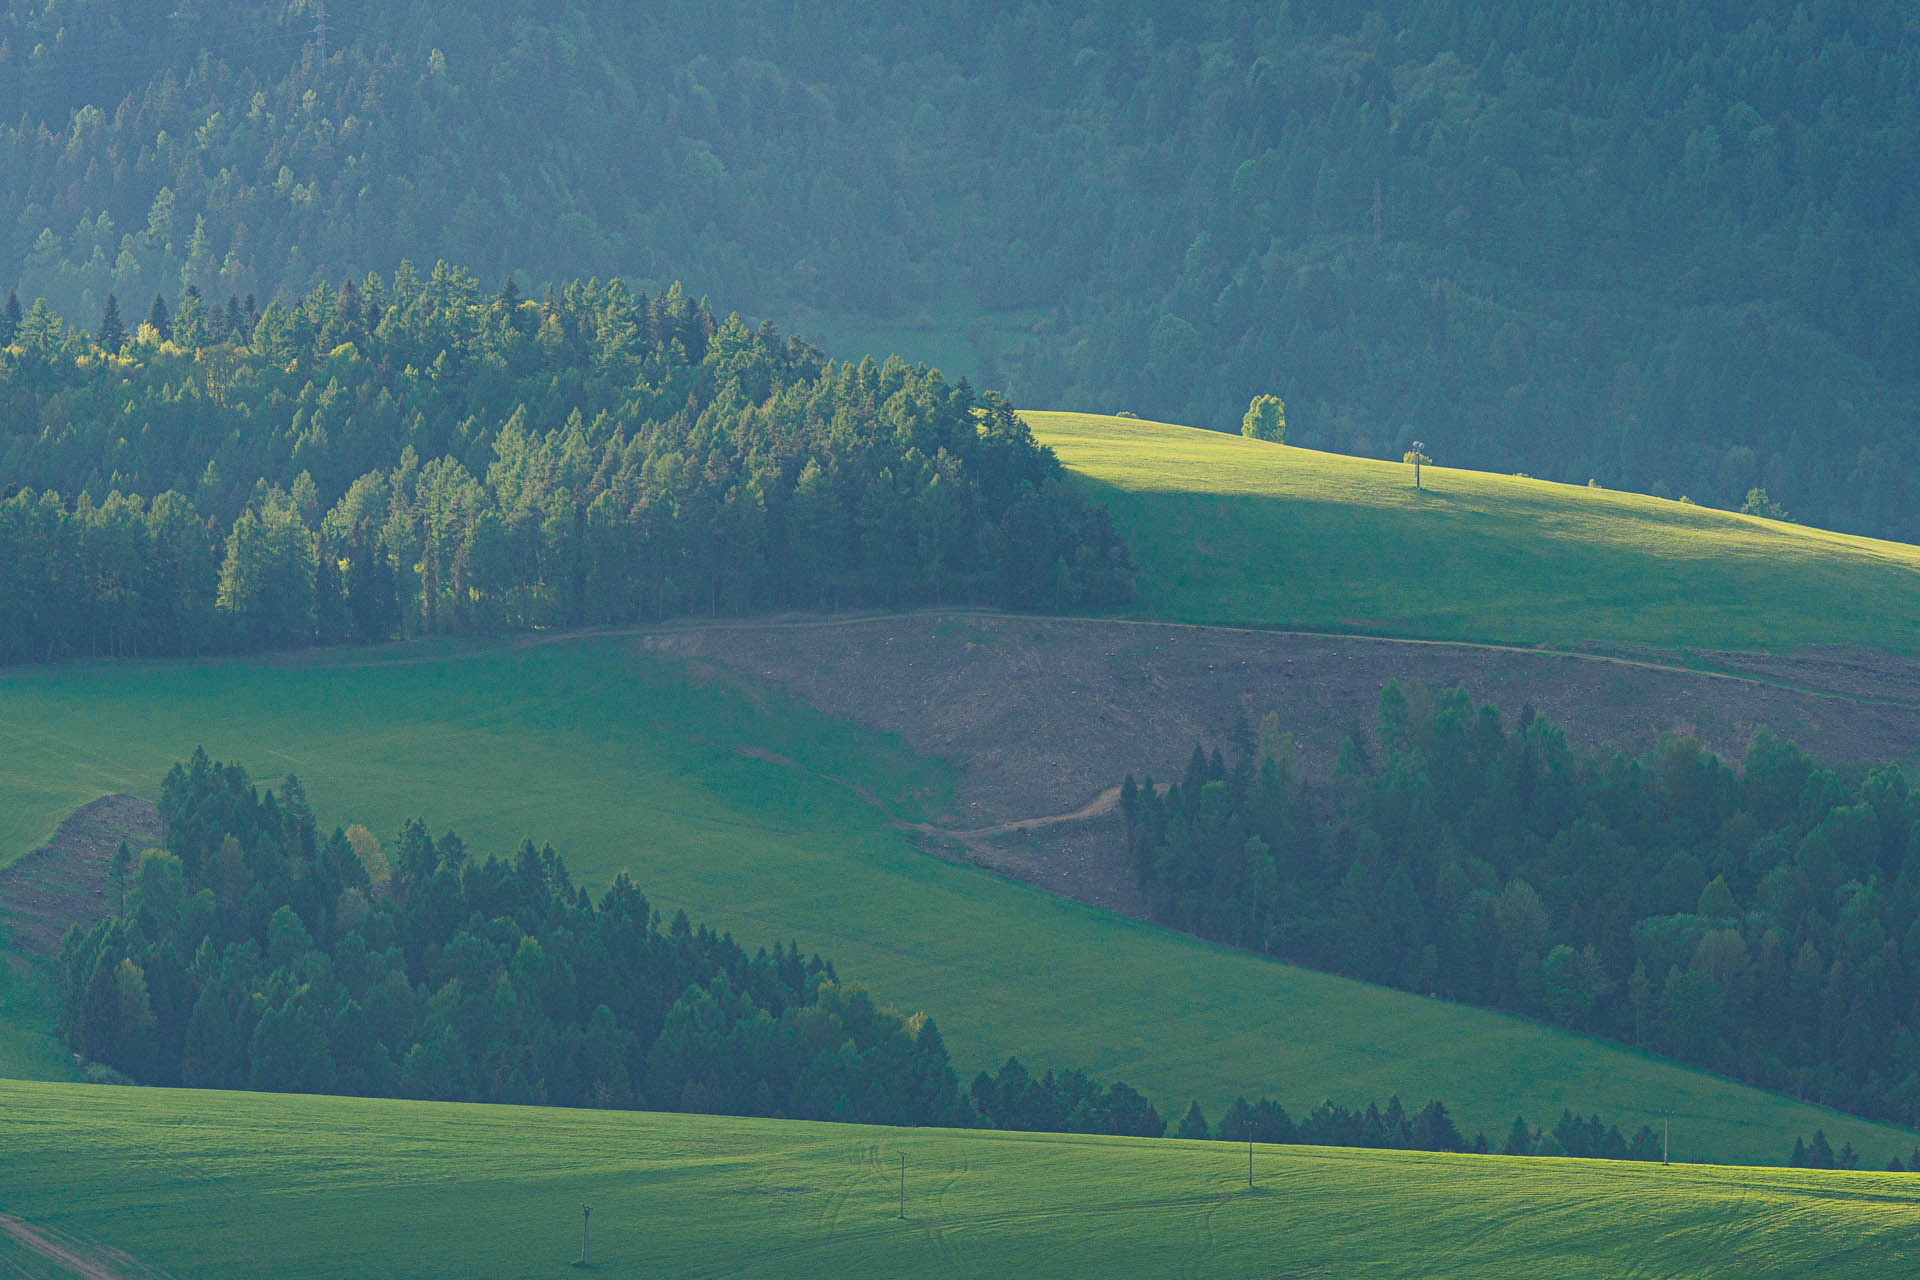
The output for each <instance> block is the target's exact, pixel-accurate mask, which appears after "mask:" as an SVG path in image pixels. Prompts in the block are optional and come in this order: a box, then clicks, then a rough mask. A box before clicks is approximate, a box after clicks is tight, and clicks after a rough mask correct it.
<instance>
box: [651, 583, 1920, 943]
mask: <svg viewBox="0 0 1920 1280" xmlns="http://www.w3.org/2000/svg"><path fill="white" fill-rule="evenodd" d="M643 643H645V644H646V645H647V646H648V647H649V648H651V649H655V650H658V651H662V652H667V653H673V654H678V655H681V656H685V657H689V658H695V659H698V660H701V661H703V662H716V663H720V664H722V665H724V666H726V667H729V668H731V669H732V670H733V671H734V672H736V673H738V674H741V675H745V676H748V677H751V678H754V679H759V680H767V681H771V682H772V683H774V684H777V685H779V686H782V687H784V688H786V689H787V690H789V691H790V692H792V693H794V694H795V695H797V696H798V697H800V698H801V699H802V700H804V701H805V702H807V703H809V704H811V705H812V706H814V707H816V708H818V709H819V710H821V711H824V712H827V713H829V714H832V715H837V716H844V717H846V718H849V719H852V720H854V721H857V722H859V723H861V724H865V725H868V726H870V727H872V728H875V729H879V730H882V731H884V732H888V733H895V734H899V735H900V736H901V738H902V739H903V740H904V741H905V742H906V743H907V744H908V745H909V746H911V747H912V748H913V749H915V750H917V751H920V752H922V753H926V754H932V755H936V756H941V757H944V758H945V759H947V760H948V761H950V762H951V763H952V765H953V766H954V769H955V774H956V778H955V782H956V785H955V792H954V811H953V812H951V813H947V814H941V815H936V818H935V822H934V823H933V824H931V828H930V829H929V830H927V831H923V832H922V833H921V834H922V835H923V836H926V837H928V838H934V837H936V836H937V837H938V838H939V839H941V840H943V841H945V842H946V847H947V851H948V852H955V851H956V848H955V846H956V844H957V845H958V846H959V847H960V851H961V852H963V853H964V855H965V856H968V857H970V858H972V859H973V860H976V861H982V862H985V863H987V864H988V865H992V866H995V867H997V868H998V869H1000V870H1002V871H1004V872H1006V873H1007V874H1010V875H1014V876H1017V877H1019V878H1021V879H1024V880H1028V881H1031V882H1033V883H1036V884H1040V885H1042V886H1044V887H1046V888H1050V889H1053V890H1055V891H1056V892H1062V893H1068V894H1070V895H1071V896H1073V897H1077V898H1081V899H1083V900H1085V901H1089V902H1097V903H1099V904H1100V905H1104V906H1109V907H1113V908H1115V909H1119V910H1128V909H1129V908H1130V907H1131V906H1132V892H1131V891H1132V884H1131V873H1130V870H1129V869H1128V868H1127V867H1126V866H1125V865H1124V852H1123V851H1122V850H1121V849H1120V848H1119V844H1120V841H1119V839H1118V834H1117V833H1118V819H1117V817H1114V816H1112V815H1111V814H1110V813H1107V814H1106V816H1101V815H1102V812H1103V810H1102V805H1101V800H1102V799H1103V798H1104V793H1106V792H1107V790H1108V789H1109V788H1111V787H1113V786H1114V785H1115V784H1116V783H1117V782H1118V780H1119V779H1120V778H1122V777H1123V776H1125V775H1126V774H1127V773H1130V772H1131V773H1133V774H1135V775H1136V776H1138V775H1143V774H1152V775H1153V776H1155V777H1157V778H1160V779H1162V780H1164V779H1167V778H1169V777H1172V776H1177V774H1178V773H1179V771H1180V770H1181V769H1182V768H1183V767H1184V765H1185V762H1186V758H1187V755H1188V753H1189V752H1191V750H1192V749H1193V745H1194V744H1195V743H1196V742H1199V743H1201V744H1203V745H1205V746H1206V747H1208V748H1209V749H1211V748H1213V747H1215V746H1219V747H1222V748H1223V749H1224V748H1225V747H1226V737H1227V734H1228V731H1229V730H1230V728H1231V727H1232V725H1233V724H1234V722H1235V720H1236V718H1237V717H1239V716H1243V715H1244V716H1245V717H1246V718H1247V720H1248V721H1250V722H1256V723H1257V722H1258V720H1259V718H1260V717H1261V716H1262V715H1264V714H1265V713H1267V712H1269V711H1272V712H1276V713H1277V714H1278V715H1279V718H1280V722H1281V725H1282V728H1283V729H1284V730H1285V731H1286V732H1288V733H1290V734H1292V735H1293V736H1294V738H1295V740H1296V741H1297V743H1298V747H1299V750H1298V753H1297V758H1298V763H1299V767H1300V768H1301V769H1302V770H1303V771H1304V772H1306V773H1308V774H1310V775H1319V774H1324V773H1325V772H1326V771H1328V770H1330V769H1331V767H1332V764H1333V761H1334V760H1335V758H1336V756H1337V754H1338V751H1339V748H1340V744H1341V742H1342V740H1343V739H1344V738H1346V737H1347V736H1348V735H1349V734H1357V733H1363V732H1365V731H1367V730H1369V729H1370V728H1371V726H1372V724H1373V722H1374V718H1375V706H1376V705H1377V702H1378V699H1379V695H1380V689H1381V687H1382V686H1383V685H1384V684H1385V683H1386V682H1387V681H1388V680H1389V679H1397V680H1399V681H1400V682H1401V683H1402V684H1403V685H1428V686H1433V687H1447V686H1453V685H1461V686H1464V687H1465V688H1466V689H1467V690H1468V691H1469V692H1471V693H1472V694H1473V695H1474V696H1475V697H1477V698H1480V699H1482V700H1485V701H1489V702H1492V703H1494V704H1495V705H1497V706H1499V707H1500V708H1501V710H1502V711H1503V712H1505V713H1506V714H1507V715H1508V716H1509V717H1511V716H1513V715H1515V714H1516V713H1518V712H1519V710H1520V708H1521V707H1522V706H1524V705H1528V704H1531V705H1532V706H1533V707H1534V708H1535V709H1536V710H1538V711H1539V712H1541V713H1542V714H1544V715H1546V716H1548V717H1549V718H1551V719H1552V720H1553V721H1554V722H1555V723H1557V724H1559V725H1560V726H1561V727H1562V728H1563V729H1564V730H1565V731H1566V733H1567V736H1568V738H1569V740H1570V741H1571V742H1573V743H1574V744H1575V745H1576V746H1579V747H1583V748H1587V749H1592V750H1601V751H1611V750H1619V751H1624V752H1627V753H1629V754H1637V753H1639V752H1642V751H1645V750H1647V749H1648V748H1651V747H1653V746H1655V745H1657V743H1658V742H1659V741H1660V738H1661V737H1662V735H1665V734H1669V733H1687V734H1692V735H1694V736H1695V737H1697V738H1699V739H1700V740H1701V741H1702V742H1703V743H1704V744H1705V745H1706V746H1708V747H1709V748H1711V749H1712V750H1714V751H1715V752H1717V753H1719V754H1720V755H1722V756H1723V757H1725V758H1729V759H1732V760H1736V761H1737V760H1738V759H1740V758H1741V757H1742V756H1743V755H1744V753H1745V750H1746V746H1747V743H1748V741H1749V740H1750V739H1751V737H1752V735H1753V731H1754V729H1755V728H1756V727H1757V726H1759V725H1763V724H1764V725H1767V726H1770V727H1771V728H1772V729H1773V730H1774V731H1775V732H1777V733H1780V734H1781V735H1783V736H1785V737H1789V738H1792V739H1794V740H1795V741H1797V742H1799V743H1800V744H1801V746H1802V747H1803V748H1805V749H1806V750H1807V751H1808V752H1809V753H1810V754H1812V755H1814V756H1816V757H1819V758H1822V759H1826V760H1833V761H1848V760H1869V761H1884V760H1905V759H1909V758H1911V757H1913V756H1914V755H1915V754H1916V753H1920V662H1917V661H1914V660H1908V659H1900V658H1894V657H1889V656H1886V655H1881V654H1872V653H1865V652H1862V651H1851V650H1814V651H1807V652H1805V653H1801V654H1795V655H1789V656H1785V657H1772V656H1767V655H1759V654H1736V653H1714V654H1698V655H1690V656H1675V655H1665V654H1652V653H1649V654H1644V655H1633V656H1622V655H1617V654H1595V653H1568V652H1562V651H1553V650H1531V649H1512V648H1502V647H1498V646H1489V645H1469V644H1447V643H1435V642H1428V641H1407V640H1390V639H1379V638H1373V637H1363V636H1327V635H1306V634H1298V633H1279V632H1260V631H1246V630H1235V629H1230V628H1213V627H1197V626H1179V625H1170V624H1160V623H1141V622H1122V621H1110V620H1088V619H1052V618H1025V617H1017V616H1009V615H1001V614H978V613H966V612H954V613H918V614H909V615H904V616H891V617H879V618H861V619H850V620H846V621H841V622H837V623H836V622H832V621H824V620H812V621H807V622H804V623H793V622H786V623H771V624H768V623H760V624H752V623H743V624H738V625H718V626H705V627H697V628H684V629H674V630H670V631H660V632H654V633H651V634H648V635H646V636H645V637H644V640H643ZM1703 667H1704V668H1708V669H1702V668H1703ZM1083 809H1084V810H1085V812H1083V813H1082V814H1081V815H1080V816H1081V817H1082V818H1083V819H1084V820H1083V821H1077V822H1075V821H1068V820H1067V819H1069V818H1071V817H1073V816H1074V814H1075V811H1077V810H1083Z"/></svg>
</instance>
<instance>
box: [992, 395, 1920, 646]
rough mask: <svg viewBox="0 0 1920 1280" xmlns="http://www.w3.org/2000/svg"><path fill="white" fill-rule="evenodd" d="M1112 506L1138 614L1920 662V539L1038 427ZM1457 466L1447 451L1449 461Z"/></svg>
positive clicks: (1111, 423)
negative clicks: (1836, 652)
mask: <svg viewBox="0 0 1920 1280" xmlns="http://www.w3.org/2000/svg"><path fill="white" fill-rule="evenodd" d="M1021 416H1022V417H1024V418H1025V419H1026V420H1027V422H1028V423H1029V424H1030V425H1031V426H1032V427H1033V432H1034V435H1035V436H1036V437H1037V438H1038V439H1039V440H1040V441H1041V442H1042V443H1044V444H1047V445H1050V446H1052V448H1053V449H1054V451H1055V452H1056V453H1058V454H1059V455H1060V459H1061V461H1062V462H1064V463H1065V464H1066V465H1067V466H1068V467H1069V468H1071V469H1072V470H1074V471H1076V472H1078V473H1080V474H1081V475H1083V476H1085V477H1086V478H1087V479H1088V480H1089V481H1091V482H1092V483H1093V484H1094V486H1095V487H1096V488H1097V490H1098V491H1099V492H1100V495H1101V497H1102V498H1103V499H1105V500H1106V501H1107V502H1108V503H1109V504H1110V505H1111V507H1112V509H1113V511H1114V515H1115V517H1116V519H1117V520H1118V522H1119V524H1120V526H1121V528H1122V529H1123V530H1124V532H1125V535H1126V538H1127V541H1128V544H1129V546H1130V547H1131V548H1132V550H1133V554H1134V558H1135V561H1136V564H1137V566H1138V568H1139V577H1138V584H1137V596H1136V604H1135V607H1134V609H1133V610H1132V612H1133V613H1135V614H1136V615H1138V616H1141V617H1150V618H1162V619H1173V620H1179V621H1187V622H1213V623H1230V624H1245V625H1254V626H1296V627H1302V628H1310V629H1319V628H1329V629H1338V630H1358V631H1365V632H1369V633H1374V634H1380V635H1398V636H1415V637H1423V638H1430V639H1443V640H1483V641H1495V642H1501V643H1518V644H1555V645H1571V644H1582V643H1587V642H1600V643H1603V644H1608V645H1631V646H1646V647H1653V648H1661V649H1688V648H1698V649H1762V650H1772V651H1780V650H1786V649H1792V648H1795V647H1797V646H1800V645H1807V644H1851V645H1864V646H1868V647H1870V648H1878V649H1885V650H1889V651H1892V652H1898V653H1913V652H1916V651H1920V631H1916V630H1915V628H1914V626H1913V619H1914V617H1915V616H1917V615H1920V548H1916V547H1912V546H1908V545H1906V544H1904V543H1893V542H1881V541H1877V540H1875V539H1872V538H1858V537H1852V536H1849V535H1846V534H1837V533H1829V532H1826V531H1824V530H1818V529H1806V528H1802V527H1800V526H1797V525H1790V524H1782V523H1779V522H1776V521H1771V520H1760V519H1756V518H1754V517H1751V516H1742V515H1735V514H1732V513H1729V512H1724V511H1714V510H1709V509H1705V508H1701V507H1694V506H1688V505H1685V504H1682V503H1679V502H1669V501H1664V500H1662V499H1659V498H1649V497H1644V496H1642V495H1639V494H1630V493H1614V492H1610V491H1608V490H1604V489H1589V488H1584V487H1576V486H1573V485H1564V484H1550V483H1548V482H1546V481H1542V480H1530V479H1525V478H1521V477H1516V476H1500V475H1492V474H1488V473H1485V472H1475V471H1455V470H1451V469H1449V468H1446V467H1426V468H1423V483H1424V486H1425V487H1424V489H1423V490H1422V491H1419V492H1416V491H1415V490H1414V488H1413V472H1412V468H1410V467H1407V466H1403V465H1401V464H1398V463H1390V462H1380V461H1373V460H1369V459H1364V458H1349V457H1343V456H1340V455H1338V454H1329V453H1317V452H1314V451H1313V450H1309V449H1296V448H1292V447H1289V446H1284V445H1274V444H1267V443H1264V442H1261V441H1255V440H1246V439H1242V438H1241V437H1239V436H1229V435H1223V434H1221V433H1219V432H1215V431H1203V430H1198V429H1195V428H1191V427H1178V426H1169V425H1167V424H1164V423H1158V422H1143V421H1140V420H1137V419H1131V418H1110V417H1103V416H1098V415H1094V414H1081V413H1036V412H1026V413H1023V414H1022V415H1021ZM1441 456H1443V457H1444V452H1442V454H1441Z"/></svg>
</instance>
